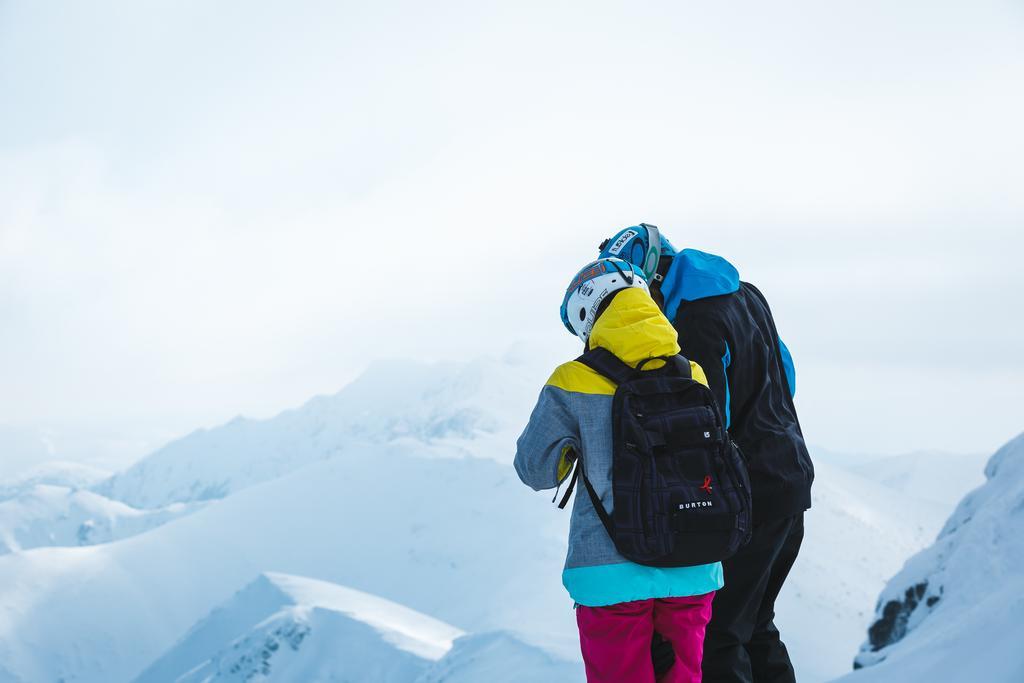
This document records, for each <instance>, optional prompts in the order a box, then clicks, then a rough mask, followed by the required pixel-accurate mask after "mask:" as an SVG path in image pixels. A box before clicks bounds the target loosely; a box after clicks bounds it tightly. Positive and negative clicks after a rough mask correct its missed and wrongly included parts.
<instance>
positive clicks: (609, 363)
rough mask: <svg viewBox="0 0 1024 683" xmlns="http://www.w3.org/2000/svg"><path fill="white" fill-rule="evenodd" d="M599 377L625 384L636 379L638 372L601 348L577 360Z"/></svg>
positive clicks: (590, 351)
mask: <svg viewBox="0 0 1024 683" xmlns="http://www.w3.org/2000/svg"><path fill="white" fill-rule="evenodd" d="M576 361H577V362H579V363H583V364H584V365H586V366H587V367H588V368H590V369H591V370H593V371H594V372H596V373H597V374H599V375H603V376H604V377H607V378H608V379H610V380H611V381H613V382H615V383H616V384H623V383H625V382H628V381H629V380H631V379H633V378H635V377H636V370H634V369H633V368H631V367H629V366H628V365H626V364H625V363H624V362H622V361H621V360H620V359H619V357H618V356H616V355H615V354H614V353H612V352H611V351H609V350H608V349H605V348H601V347H600V346H598V347H595V348H593V349H590V350H589V351H587V352H586V353H584V354H583V355H582V356H580V357H579V358H577V359H576Z"/></svg>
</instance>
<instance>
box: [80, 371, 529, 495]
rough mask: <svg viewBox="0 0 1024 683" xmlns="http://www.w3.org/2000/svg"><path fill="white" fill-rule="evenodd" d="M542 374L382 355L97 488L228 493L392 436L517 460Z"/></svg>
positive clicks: (192, 438)
mask: <svg viewBox="0 0 1024 683" xmlns="http://www.w3.org/2000/svg"><path fill="white" fill-rule="evenodd" d="M542 382H543V376H537V375H536V373H535V372H530V371H524V369H523V367H522V366H519V365H517V364H515V363H514V362H508V361H501V360H494V359H479V360H476V361H473V362H470V363H462V364H457V363H434V364H426V363H419V362H415V361H394V362H387V363H383V362H380V363H376V364H374V365H372V366H371V367H370V368H369V369H368V370H367V371H366V373H364V374H363V375H362V376H360V377H359V378H358V379H357V380H356V381H354V382H353V383H352V384H350V385H348V386H347V387H345V388H344V389H342V390H341V391H340V392H338V393H337V394H334V395H333V396H320V397H317V398H314V399H312V400H310V401H309V402H307V403H306V404H305V405H304V406H302V407H301V408H299V409H296V410H291V411H286V412H284V413H282V414H280V415H278V416H277V417H274V418H271V419H269V420H248V419H245V418H236V419H235V420H233V421H231V422H229V423H228V424H226V425H224V426H222V427H218V428H215V429H210V430H200V431H197V432H194V433H192V434H190V435H189V436H186V437H184V438H182V439H179V440H177V441H174V442H172V443H170V444H168V445H167V446H164V447H163V448H161V449H160V450H158V451H156V452H155V453H153V454H152V455H150V456H148V457H146V458H144V459H143V460H141V461H140V462H138V463H137V464H135V465H133V466H132V467H130V468H128V469H127V470H125V471H124V472H122V473H120V474H118V475H116V476H114V477H112V478H111V479H109V480H108V481H106V482H104V483H102V484H100V485H99V486H97V487H96V489H95V490H96V491H97V492H98V493H101V494H103V495H105V496H108V497H111V498H114V499H116V500H121V501H124V502H126V503H128V504H129V505H133V506H135V507H140V508H153V507H160V506H164V505H168V504H170V503H174V502H188V501H196V500H210V499H216V498H223V497H224V496H227V495H229V494H231V493H234V492H236V491H240V490H242V489H244V488H246V487H247V486H251V485H253V484H255V483H258V482H262V481H267V480H269V479H273V478H275V477H278V476H281V475H283V474H286V473H288V472H291V471H294V470H296V469H298V468H299V467H302V466H304V465H307V464H309V463H311V462H316V461H318V460H324V459H327V458H331V457H335V456H338V455H341V454H344V453H351V452H354V451H356V452H357V451H360V450H366V449H368V448H371V447H379V446H381V445H387V444H394V445H398V446H404V447H408V448H414V449H416V450H417V451H418V452H420V453H421V454H424V455H426V454H428V453H427V450H428V449H429V450H431V451H433V453H432V454H433V455H434V456H435V457H466V456H475V457H484V458H492V459H496V460H500V461H506V462H510V461H511V458H512V455H513V451H512V447H513V444H514V442H515V436H517V435H518V430H519V429H520V428H521V427H522V424H523V422H524V420H525V418H526V416H527V414H528V411H529V408H530V405H531V404H532V399H533V397H534V396H535V395H536V392H537V391H538V389H539V387H540V384H541V383H542ZM425 447H426V448H425Z"/></svg>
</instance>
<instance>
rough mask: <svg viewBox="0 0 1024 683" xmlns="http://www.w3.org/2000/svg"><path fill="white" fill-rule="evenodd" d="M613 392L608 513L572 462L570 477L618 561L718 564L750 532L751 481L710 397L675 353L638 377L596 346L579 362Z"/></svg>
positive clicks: (664, 564) (579, 467) (638, 369)
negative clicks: (600, 524)
mask: <svg viewBox="0 0 1024 683" xmlns="http://www.w3.org/2000/svg"><path fill="white" fill-rule="evenodd" d="M576 360H578V361H579V362H580V363H583V364H584V365H586V366H588V367H590V368H592V369H594V370H595V371H596V372H598V373H599V374H601V375H604V376H605V377H607V378H608V379H610V380H612V381H613V382H615V383H616V384H618V388H617V389H616V390H615V396H614V398H613V399H612V420H613V422H612V440H613V446H612V496H613V497H612V501H613V510H612V514H611V515H609V514H608V512H607V511H606V510H605V509H604V506H603V505H602V504H601V500H600V499H599V498H598V497H597V494H596V493H594V488H593V486H591V484H590V481H589V480H588V479H587V474H586V471H585V464H584V463H577V465H576V469H575V471H574V472H573V476H572V480H571V481H570V482H569V488H568V490H566V493H565V497H564V498H563V499H562V502H561V503H560V504H559V507H565V504H566V503H567V502H568V501H569V496H570V495H571V494H572V490H573V487H574V486H575V484H576V479H577V477H578V476H579V475H580V471H581V470H584V471H583V483H584V485H585V486H586V488H587V493H588V494H590V500H591V502H592V503H593V505H594V509H595V510H596V511H597V514H598V515H599V516H600V517H601V521H602V522H603V523H604V527H605V529H607V530H608V534H609V535H610V536H611V537H612V541H614V543H615V547H616V548H617V549H618V551H619V553H621V554H622V556H623V557H625V558H626V559H628V560H631V561H633V562H636V563H638V564H644V565H648V566H651V567H689V566H694V565H699V564H708V563H711V562H717V561H719V560H724V559H725V558H727V557H730V556H732V555H733V554H734V553H735V552H736V551H737V550H739V549H740V548H741V547H742V546H743V545H744V544H745V543H746V542H747V541H748V540H750V533H751V521H750V520H751V516H750V508H751V499H750V479H749V477H748V475H747V468H746V465H745V464H744V462H743V458H742V457H741V456H740V452H739V449H738V448H737V446H736V445H735V444H734V443H733V442H732V440H731V439H730V438H729V434H728V432H727V431H726V429H725V425H724V422H723V420H722V415H721V412H720V411H719V409H718V404H717V403H716V401H715V397H714V394H712V393H711V390H710V389H708V388H707V387H705V386H704V385H703V384H701V383H700V382H697V381H695V380H694V379H693V377H692V375H691V373H690V362H689V361H688V360H687V359H686V358H684V357H683V356H681V355H677V356H672V357H661V358H659V360H663V361H665V365H664V366H663V367H661V368H658V369H655V370H646V371H643V372H641V370H642V368H643V366H644V365H645V364H646V363H648V362H650V361H651V360H655V359H654V358H650V359H647V360H645V361H643V362H642V363H640V365H638V366H637V367H636V369H634V368H631V367H630V366H629V365H627V364H626V363H624V362H622V361H621V360H620V359H619V358H618V357H616V356H615V355H614V354H613V353H611V352H610V351H608V350H607V349H603V348H595V349H591V350H590V351H587V352H586V353H584V354H583V355H582V356H580V357H579V358H577V359H576Z"/></svg>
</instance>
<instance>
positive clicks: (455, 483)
mask: <svg viewBox="0 0 1024 683" xmlns="http://www.w3.org/2000/svg"><path fill="white" fill-rule="evenodd" d="M547 500H549V499H545V498H543V497H542V496H535V495H534V494H533V493H532V492H530V491H529V490H528V489H526V488H525V487H523V486H522V485H521V484H520V482H519V481H518V479H517V478H516V476H515V473H514V471H513V470H512V469H511V467H509V466H507V465H503V464H500V463H496V462H494V461H490V460H484V459H480V458H467V459H462V460H456V459H436V458H428V457H415V456H410V455H407V454H405V453H403V452H401V450H400V449H388V448H381V449H380V450H378V451H376V452H371V453H364V454H361V455H359V456H355V455H353V456H351V457H345V458H335V459H332V460H328V461H325V462H318V463H315V464H313V465H311V466H309V467H306V468H304V469H302V470H300V471H298V472H295V473H294V474H292V475H290V476H286V477H281V478H278V479H276V480H274V481H271V482H266V483H264V484H261V485H257V486H252V487H250V488H248V489H246V490H244V491H241V492H239V493H236V494H234V495H232V496H230V497H228V498H226V499H224V500H222V501H218V502H214V503H211V504H209V505H208V506H207V507H205V508H204V509H203V510H201V511H199V512H197V513H195V514H193V515H190V516H188V517H184V518H181V519H179V520H176V521H174V522H171V523H169V524H166V525H164V526H162V527H160V528H158V529H155V530H153V531H150V532H149V533H145V534H142V535H139V536H135V537H133V538H130V539H126V540H122V541H119V542H116V543H110V544H107V545H102V546H93V547H86V548H42V549H37V550H32V551H27V552H22V553H17V554H12V555H7V556H3V557H0V666H2V667H6V668H7V669H9V670H11V671H12V672H13V673H14V674H16V675H17V676H19V677H20V679H21V680H24V681H47V680H57V679H59V678H60V677H64V678H65V679H66V680H68V681H72V680H73V681H76V683H81V682H84V681H96V682H97V683H98V682H100V681H103V682H104V683H106V682H109V681H126V680H130V679H131V678H132V677H133V676H135V675H137V674H138V673H139V672H140V671H141V670H142V669H143V668H144V667H145V666H147V665H148V664H149V663H150V662H151V661H152V660H153V659H155V658H156V657H158V656H159V655H161V654H162V653H164V652H165V651H167V650H168V649H169V648H170V647H171V645H172V644H173V643H174V642H175V641H176V640H177V639H178V638H180V637H181V636H182V634H184V633H185V632H186V630H187V629H189V628H190V627H191V626H192V625H193V624H195V623H196V622H197V621H199V620H200V619H201V618H202V617H203V616H205V615H206V614H207V613H208V612H209V611H210V609H211V608H212V607H213V606H215V605H217V604H220V603H222V602H224V601H225V600H227V599H228V598H229V597H230V596H231V595H232V594H233V593H234V592H235V591H236V590H238V588H239V587H240V586H244V585H245V584H246V583H247V582H249V581H250V580H251V578H252V577H253V576H256V575H258V574H260V573H261V572H265V571H279V572H287V573H290V574H296V575H300V576H316V577H318V578H321V579H324V580H327V581H331V582H335V583H339V584H342V585H345V586H349V587H352V588H354V589H356V590H361V591H365V592H369V593H372V594H375V595H379V596H381V597H384V598H386V599H389V600H392V601H395V602H398V603H400V604H403V605H406V606H408V607H410V608H412V609H415V610H417V611H419V612H422V613H424V614H429V615H431V616H432V617H434V618H437V619H441V620H443V621H446V622H448V623H450V624H453V625H455V626H456V627H458V628H461V629H464V630H467V631H484V630H494V629H503V630H510V631H513V632H516V633H517V634H525V635H526V636H528V637H527V640H529V641H530V642H531V643H533V644H543V645H545V646H549V647H553V648H555V649H556V650H558V651H559V652H560V653H561V654H562V655H563V656H565V657H569V658H572V657H576V656H577V655H575V651H576V648H577V645H576V640H575V630H574V620H573V613H572V609H571V607H572V603H571V601H570V600H569V599H568V597H567V596H566V595H565V594H564V590H563V589H562V587H561V585H560V582H559V575H560V571H561V565H562V562H563V559H564V552H565V533H566V531H565V526H566V524H567V519H568V516H567V515H566V514H564V513H559V514H555V513H554V512H553V511H552V508H551V506H550V505H549V504H546V502H547Z"/></svg>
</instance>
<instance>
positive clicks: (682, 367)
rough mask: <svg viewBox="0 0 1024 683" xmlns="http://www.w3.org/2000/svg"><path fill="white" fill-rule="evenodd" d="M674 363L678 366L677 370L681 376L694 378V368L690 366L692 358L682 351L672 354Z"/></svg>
mask: <svg viewBox="0 0 1024 683" xmlns="http://www.w3.org/2000/svg"><path fill="white" fill-rule="evenodd" d="M672 364H673V365H675V366H676V372H678V373H679V376H680V377H685V378H686V379H693V370H692V369H691V368H690V359H689V358H687V357H686V356H684V355H683V354H681V353H678V354H676V355H674V356H672Z"/></svg>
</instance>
